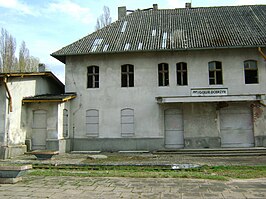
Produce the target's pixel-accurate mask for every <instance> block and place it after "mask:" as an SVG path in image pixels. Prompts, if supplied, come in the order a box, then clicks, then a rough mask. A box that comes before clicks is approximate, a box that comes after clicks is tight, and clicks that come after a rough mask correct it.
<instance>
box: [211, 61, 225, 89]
mask: <svg viewBox="0 0 266 199" xmlns="http://www.w3.org/2000/svg"><path fill="white" fill-rule="evenodd" d="M211 64H214V68H213V69H211V67H212V66H211ZM218 67H219V68H218ZM208 71H209V85H222V84H223V66H222V62H220V61H210V62H208ZM211 74H213V75H211ZM212 76H213V77H212ZM212 80H213V82H211V81H212Z"/></svg>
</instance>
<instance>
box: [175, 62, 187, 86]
mask: <svg viewBox="0 0 266 199" xmlns="http://www.w3.org/2000/svg"><path fill="white" fill-rule="evenodd" d="M176 77H177V85H180V86H183V85H187V84H188V83H187V63H184V62H180V63H177V64H176Z"/></svg>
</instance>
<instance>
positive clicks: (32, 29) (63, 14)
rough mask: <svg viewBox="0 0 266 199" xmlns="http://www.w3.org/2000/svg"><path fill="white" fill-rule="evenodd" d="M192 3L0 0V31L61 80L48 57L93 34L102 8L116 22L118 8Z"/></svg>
mask: <svg viewBox="0 0 266 199" xmlns="http://www.w3.org/2000/svg"><path fill="white" fill-rule="evenodd" d="M186 2H191V0H0V28H5V29H6V30H7V31H8V32H9V33H10V34H12V35H13V36H14V37H15V38H16V41H17V51H18V49H19V46H20V44H21V42H22V41H23V40H24V41H25V42H26V45H27V47H28V48H29V50H30V53H31V55H33V56H36V57H38V58H40V61H41V62H42V63H44V64H46V65H47V66H48V67H49V69H50V70H51V71H52V72H54V74H56V75H57V76H58V77H59V78H60V79H61V80H62V81H64V64H62V63H61V62H59V61H57V60H56V59H54V58H53V57H51V56H50V54H51V53H53V52H54V51H56V50H59V49H60V48H62V47H64V46H66V45H68V44H70V43H72V42H74V41H76V40H78V39H80V38H82V37H84V36H86V35H87V34H90V33H92V32H93V31H94V30H95V24H96V20H97V17H98V16H99V15H101V14H102V12H103V11H102V9H103V6H108V7H109V8H110V11H111V17H112V22H113V21H115V20H117V8H118V7H119V6H126V7H127V9H129V10H135V9H145V8H150V7H152V5H153V4H154V3H157V4H158V7H159V9H160V8H169V9H171V8H184V6H185V3H186ZM252 4H266V0H223V1H217V0H192V7H209V6H227V5H230V6H231V5H252Z"/></svg>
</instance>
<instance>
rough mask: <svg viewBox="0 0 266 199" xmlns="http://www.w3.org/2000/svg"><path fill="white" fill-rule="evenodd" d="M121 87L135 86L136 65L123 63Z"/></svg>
mask: <svg viewBox="0 0 266 199" xmlns="http://www.w3.org/2000/svg"><path fill="white" fill-rule="evenodd" d="M121 87H134V65H132V64H123V65H121Z"/></svg>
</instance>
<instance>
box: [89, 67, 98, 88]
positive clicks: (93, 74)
mask: <svg viewBox="0 0 266 199" xmlns="http://www.w3.org/2000/svg"><path fill="white" fill-rule="evenodd" d="M87 70H88V71H87V75H88V81H87V88H99V67H98V66H89V67H88V69H87Z"/></svg>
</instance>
